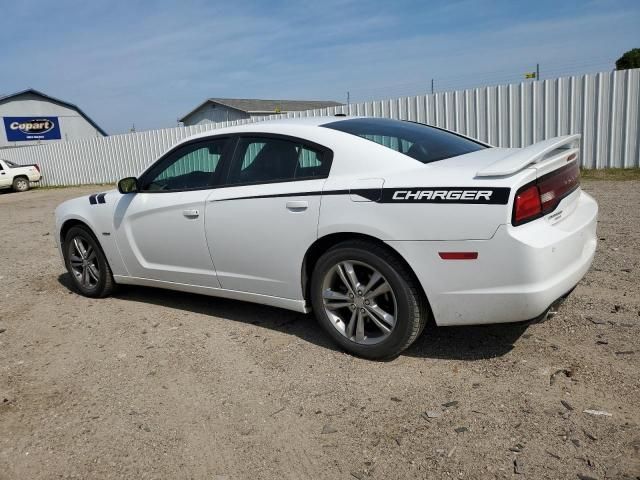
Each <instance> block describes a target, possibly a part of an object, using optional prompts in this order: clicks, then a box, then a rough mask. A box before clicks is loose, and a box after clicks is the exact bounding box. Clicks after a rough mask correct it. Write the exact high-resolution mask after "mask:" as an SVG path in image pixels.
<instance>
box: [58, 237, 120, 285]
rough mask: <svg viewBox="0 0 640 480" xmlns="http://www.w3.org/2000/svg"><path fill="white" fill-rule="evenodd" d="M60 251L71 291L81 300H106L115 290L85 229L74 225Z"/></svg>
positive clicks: (106, 265) (106, 266) (97, 246)
mask: <svg viewBox="0 0 640 480" xmlns="http://www.w3.org/2000/svg"><path fill="white" fill-rule="evenodd" d="M62 251H63V255H64V263H65V265H66V267H67V271H68V272H69V275H70V276H71V282H72V283H73V286H74V288H75V289H76V290H77V291H78V292H79V293H81V294H82V295H84V296H85V297H92V298H101V297H106V296H108V295H109V294H111V292H113V289H114V287H115V282H114V280H113V274H112V272H111V268H110V267H109V263H108V262H107V258H106V256H105V254H104V252H103V251H102V248H101V247H100V244H99V243H98V241H97V240H96V238H95V236H94V235H93V233H92V232H91V230H89V229H88V228H87V227H84V226H81V225H78V226H75V227H71V228H70V229H69V231H68V232H67V234H66V236H65V239H64V242H63V246H62Z"/></svg>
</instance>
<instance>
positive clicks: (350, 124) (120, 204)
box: [56, 117, 598, 358]
mask: <svg viewBox="0 0 640 480" xmlns="http://www.w3.org/2000/svg"><path fill="white" fill-rule="evenodd" d="M578 140H579V136H578V135H572V136H566V137H558V138H552V139H549V140H545V141H543V142H540V143H537V144H535V145H532V146H529V147H526V148H520V149H519V148H511V149H508V148H491V147H489V146H488V145H485V144H482V143H480V142H477V141H474V140H471V139H469V138H466V137H463V136H460V135H457V134H454V133H452V132H448V131H445V130H442V129H439V128H434V127H430V126H426V125H422V124H417V123H411V122H402V121H397V120H390V119H380V118H347V117H342V118H340V117H330V118H328V117H324V118H317V117H316V118H305V119H291V120H277V121H269V122H261V123H254V124H250V125H244V126H238V127H233V128H226V129H222V130H216V131H213V132H207V133H204V134H200V135H196V136H193V137H191V138H189V139H187V140H185V141H183V142H181V143H180V144H178V145H176V146H175V147H173V148H172V149H171V150H170V151H168V152H167V153H166V154H164V155H163V156H162V157H161V158H160V159H159V160H158V161H157V162H156V163H154V164H153V165H152V166H150V167H149V168H148V169H147V170H146V171H144V172H143V173H142V174H141V175H140V176H138V177H137V178H133V177H132V178H125V179H123V180H121V181H120V182H119V183H118V190H112V191H108V192H104V193H99V194H94V195H91V196H89V197H86V196H85V197H81V198H77V199H74V200H70V201H67V202H65V203H63V204H61V205H60V206H59V207H58V208H57V210H56V225H57V232H58V234H57V235H56V237H57V240H58V241H59V245H60V251H61V254H62V256H63V259H64V262H65V265H66V268H67V269H68V271H69V272H70V274H71V278H72V279H73V282H74V285H75V286H76V287H77V289H78V290H79V291H80V292H81V293H82V294H84V295H87V296H91V297H102V296H105V295H108V294H109V293H110V292H111V291H112V289H113V287H114V285H115V284H136V285H148V286H155V287H162V288H169V289H174V290H181V291H187V292H196V293H202V294H205V295H212V296H220V297H227V298H233V299H240V300H246V301H251V302H257V303H262V304H266V305H272V306H276V307H282V308H287V309H291V310H295V311H299V312H309V311H311V310H313V312H314V313H315V316H316V317H317V319H318V321H319V322H320V324H321V325H322V326H323V327H324V328H325V330H326V331H327V332H328V333H329V335H331V337H332V338H333V339H334V340H335V341H336V342H337V343H338V344H339V345H340V346H341V347H343V348H344V349H346V350H348V351H349V352H352V353H354V354H357V355H361V356H363V357H367V358H387V357H392V356H395V355H397V354H399V353H400V352H401V351H402V350H404V349H405V348H407V347H408V346H409V345H411V343H412V342H413V341H414V340H415V339H416V338H417V337H418V336H419V335H420V333H421V332H422V330H423V328H424V326H425V323H426V322H427V321H428V320H429V319H430V318H433V319H434V320H435V323H436V324H438V325H471V324H486V323H499V322H513V321H524V320H532V319H537V318H540V317H543V316H545V315H546V313H547V312H548V311H549V309H550V308H552V306H553V305H555V303H556V302H557V301H559V300H561V299H562V298H564V297H565V296H566V295H567V294H568V293H569V292H570V291H571V290H572V289H573V288H574V287H575V285H576V284H577V283H578V282H579V281H580V279H581V278H582V277H583V275H584V274H585V273H586V272H587V270H588V269H589V266H590V264H591V261H592V258H593V255H594V252H595V248H596V217H597V212H598V207H597V204H596V202H595V201H594V200H593V198H591V197H590V196H589V195H587V194H586V193H585V192H583V191H582V190H581V189H580V187H579V173H580V171H579V167H578V154H579V152H578V148H577V142H578Z"/></svg>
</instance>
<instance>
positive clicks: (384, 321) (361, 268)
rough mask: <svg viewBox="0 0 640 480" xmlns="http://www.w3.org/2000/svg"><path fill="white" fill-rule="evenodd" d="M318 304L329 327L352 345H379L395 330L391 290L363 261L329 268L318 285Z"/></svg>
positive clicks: (339, 264)
mask: <svg viewBox="0 0 640 480" xmlns="http://www.w3.org/2000/svg"><path fill="white" fill-rule="evenodd" d="M322 301H323V304H324V309H325V312H326V314H327V316H328V317H329V319H330V320H331V324H332V325H333V326H334V327H335V329H336V330H338V331H339V332H340V333H341V334H342V335H344V336H345V337H347V338H348V339H349V340H351V341H353V342H355V343H358V344H362V345H373V344H376V343H379V342H381V341H383V340H384V339H385V338H387V337H388V336H389V335H390V334H391V332H392V331H393V328H394V327H395V324H396V314H397V311H398V307H397V302H396V297H395V294H394V292H393V289H392V288H391V285H390V284H389V282H388V281H387V280H386V279H385V278H384V277H383V276H382V274H381V273H380V272H378V271H377V270H376V269H375V268H373V267H372V266H371V265H368V264H366V263H364V262H360V261H355V260H354V261H352V260H345V261H342V262H340V263H338V264H337V265H335V266H334V267H333V268H331V269H330V270H329V271H328V272H327V274H326V275H325V277H324V281H323V284H322Z"/></svg>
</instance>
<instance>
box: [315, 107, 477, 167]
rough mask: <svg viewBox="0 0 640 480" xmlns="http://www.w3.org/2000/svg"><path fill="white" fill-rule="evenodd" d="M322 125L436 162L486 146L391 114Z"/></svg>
mask: <svg viewBox="0 0 640 480" xmlns="http://www.w3.org/2000/svg"><path fill="white" fill-rule="evenodd" d="M322 126H323V127H326V128H332V129H334V130H339V131H341V132H345V133H350V134H352V135H356V136H358V137H362V138H366V139H367V140H371V141H372V142H376V143H379V144H380V145H384V146H385V147H387V148H390V149H392V150H395V151H396V152H400V153H403V154H405V155H407V156H409V157H411V158H414V159H416V160H418V161H419V162H422V163H431V162H436V161H438V160H444V159H445V158H451V157H456V156H458V155H464V154H465V153H471V152H475V151H477V150H482V149H484V148H487V147H485V146H484V145H483V144H481V143H478V142H475V141H473V140H470V139H468V138H465V137H462V136H460V135H456V134H455V133H451V132H448V131H446V130H441V129H439V128H435V127H430V126H428V125H423V124H421V123H413V122H403V121H400V120H391V119H388V118H352V119H350V120H340V121H337V122H331V123H325V124H324V125H322Z"/></svg>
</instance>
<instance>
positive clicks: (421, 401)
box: [0, 181, 640, 480]
mask: <svg viewBox="0 0 640 480" xmlns="http://www.w3.org/2000/svg"><path fill="white" fill-rule="evenodd" d="M584 188H585V190H587V191H589V192H591V193H592V194H593V195H595V197H596V198H597V199H598V201H599V203H600V208H601V211H600V212H601V213H600V224H599V234H598V235H599V237H600V242H599V245H598V252H597V256H596V259H595V263H594V265H593V267H592V269H591V271H590V272H589V274H588V275H587V276H586V278H585V279H584V280H583V281H582V282H581V283H580V285H579V286H578V288H577V289H576V290H575V291H574V293H573V295H572V296H571V297H570V298H569V300H568V301H567V302H566V303H565V304H564V305H563V306H562V308H561V309H560V312H559V313H558V315H557V316H556V317H555V318H553V319H552V320H550V321H548V322H546V323H542V324H536V325H522V324H514V325H501V326H489V327H465V328H463V327H455V328H435V327H431V328H428V329H427V330H426V331H425V334H424V335H423V336H422V337H421V338H420V339H419V340H418V341H417V342H416V343H415V344H414V346H412V347H411V348H410V349H409V350H408V351H406V353H405V354H403V355H402V356H400V357H399V358H397V359H395V360H393V361H389V362H371V361H365V360H361V359H358V358H354V357H351V356H349V355H346V354H344V353H342V352H340V351H338V350H336V349H335V348H334V346H333V345H332V344H331V343H330V341H329V340H328V338H327V336H326V335H325V334H324V333H323V332H322V331H321V330H320V329H319V327H317V326H316V324H315V322H314V320H313V319H312V317H310V316H305V315H300V314H296V313H292V312H288V311H285V310H278V309H274V308H269V307H263V306H258V305H251V304H246V303H241V302H235V301H229V300H221V299H214V298H208V297H202V296H197V295H188V294H183V293H174V292H168V291H162V290H156V289H150V288H138V287H135V288H132V287H130V288H122V289H120V291H119V292H118V293H117V294H116V295H115V296H114V297H112V298H107V299H102V300H92V299H88V298H84V297H81V296H79V295H76V294H75V293H72V292H71V291H69V288H68V284H69V280H68V278H67V276H66V274H65V272H64V270H63V267H62V265H61V262H60V260H59V258H58V254H57V252H56V250H55V247H54V240H53V235H54V232H53V215H52V214H53V209H54V207H55V206H56V205H57V204H58V203H60V202H61V201H63V200H65V199H66V198H70V197H74V196H78V195H81V194H86V193H89V192H94V191H98V190H100V188H99V187H93V188H90V187H83V188H68V189H53V190H44V189H42V190H33V191H30V192H27V193H24V194H14V193H2V194H0V225H2V238H3V244H2V247H3V248H2V251H3V254H2V255H1V256H0V332H1V333H0V478H1V479H27V478H28V479H45V478H46V479H50V478H78V479H85V478H94V479H95V478H135V479H146V478H157V479H161V478H193V479H201V478H202V479H205V478H206V479H217V480H223V479H225V480H235V479H253V478H260V479H284V478H286V479H296V480H298V479H306V478H313V479H320V478H322V479H324V478H326V479H349V478H351V479H353V478H357V479H369V478H372V479H396V478H398V479H400V478H401V479H412V478H471V479H484V478H533V479H540V478H549V479H559V478H567V479H571V478H575V479H577V478H582V479H588V478H594V479H603V478H611V479H624V478H633V479H637V478H639V476H640V462H639V458H640V451H639V450H640V428H639V423H640V408H639V405H640V378H639V376H640V375H639V374H640V368H639V366H640V346H639V344H638V335H639V333H640V289H639V288H638V286H639V285H640V249H639V248H638V247H639V244H640V242H639V239H640V181H626V182H623V181H619V182H611V181H591V182H584ZM585 410H598V411H606V412H608V413H607V415H593V414H589V413H586V412H584V411H585Z"/></svg>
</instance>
